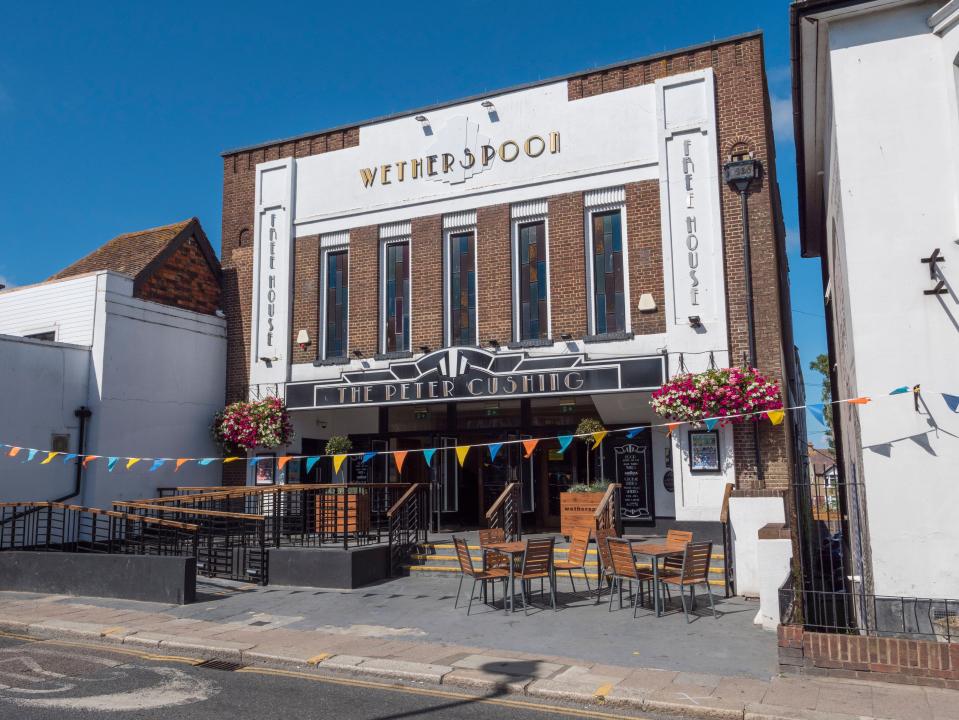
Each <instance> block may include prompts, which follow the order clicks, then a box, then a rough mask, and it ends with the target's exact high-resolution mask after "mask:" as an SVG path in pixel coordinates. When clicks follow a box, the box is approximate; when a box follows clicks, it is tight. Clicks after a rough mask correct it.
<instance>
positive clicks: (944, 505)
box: [827, 3, 959, 598]
mask: <svg viewBox="0 0 959 720" xmlns="http://www.w3.org/2000/svg"><path fill="white" fill-rule="evenodd" d="M941 4H942V3H924V4H918V5H909V6H906V7H903V8H900V9H897V10H891V11H885V12H877V13H873V14H867V15H861V16H858V17H855V18H852V19H850V20H847V21H843V22H833V23H832V24H831V25H830V32H829V52H830V58H829V61H830V70H831V78H832V94H831V102H832V105H833V108H832V111H833V114H834V123H835V130H834V132H835V149H834V152H835V153H836V154H837V166H838V175H839V177H838V178H835V179H833V181H832V185H833V187H835V188H841V193H836V194H835V195H833V194H832V193H831V194H830V197H829V198H828V201H829V218H830V222H831V220H832V219H833V218H835V219H836V220H837V233H836V234H837V235H840V236H841V239H842V241H843V242H842V249H841V253H842V256H841V257H834V254H833V251H832V249H831V238H830V236H827V243H828V244H829V245H830V250H829V252H830V258H829V262H830V264H831V266H834V267H835V270H834V273H835V274H834V276H833V284H834V286H835V285H836V284H837V283H843V282H844V283H845V284H846V285H847V287H848V295H849V296H848V305H849V307H848V318H849V326H848V327H847V328H846V330H845V332H844V333H843V336H844V338H845V340H844V342H845V344H846V346H847V347H848V354H847V356H845V357H843V358H841V364H840V368H839V372H840V376H841V378H845V380H842V379H841V383H845V382H849V381H850V379H851V381H852V384H853V386H852V387H850V390H851V391H853V394H871V395H873V396H874V397H876V401H875V402H873V403H871V404H870V405H867V406H865V407H862V408H859V409H848V410H846V411H844V412H843V413H842V418H843V428H842V429H843V436H844V437H843V440H844V443H845V445H846V447H847V448H848V450H847V453H848V457H847V463H846V474H847V477H846V479H847V481H854V480H856V479H858V480H860V481H861V482H863V483H864V491H865V492H864V493H863V494H864V497H865V503H866V508H867V518H868V538H865V539H864V542H865V541H868V547H867V548H866V549H867V550H868V551H869V553H870V554H871V558H872V576H873V582H874V587H873V588H872V590H873V591H874V592H875V593H877V594H887V595H910V596H928V597H948V598H955V597H959V565H957V564H956V562H955V557H956V548H957V547H959V523H957V522H956V515H955V510H956V508H957V507H959V482H957V477H959V476H957V469H956V468H957V467H959V415H956V414H954V413H951V412H950V411H949V409H948V408H947V406H946V405H945V403H944V401H943V399H942V396H941V395H940V393H942V392H947V393H951V394H959V372H957V371H956V367H957V360H956V358H957V357H959V296H957V293H959V245H957V244H956V239H957V238H959V222H957V210H956V208H957V198H959V187H957V183H956V157H955V148H956V137H955V133H956V128H957V117H956V112H957V103H956V97H955V93H956V91H957V86H956V75H955V72H956V71H955V67H954V65H953V62H954V59H955V50H956V45H957V43H959V36H957V35H956V33H957V29H956V28H955V27H953V28H952V29H949V30H948V31H947V32H945V33H944V35H943V36H942V37H940V36H938V35H936V34H934V33H933V32H932V31H931V30H930V27H929V25H928V24H927V19H928V18H929V16H930V14H931V13H932V12H933V11H934V10H936V9H937V8H938V7H939V6H940V5H941ZM827 231H828V232H829V233H830V235H831V229H830V228H829V226H828V225H827ZM935 248H939V249H940V251H941V253H942V255H943V256H944V257H945V259H946V262H945V263H944V264H943V265H941V266H940V269H941V276H940V277H941V278H942V279H945V280H946V283H947V287H948V288H949V293H948V294H946V295H940V296H928V295H923V290H927V289H930V288H931V287H932V286H933V285H934V284H935V282H936V281H933V280H930V277H929V269H928V265H922V264H921V263H920V262H919V260H920V258H922V257H927V256H929V255H930V254H931V253H932V251H933V250H934V249H935ZM843 314H847V313H843ZM917 383H918V384H921V386H922V390H923V392H922V400H923V403H922V405H921V408H920V412H918V413H917V412H915V411H914V410H913V404H912V397H911V395H904V396H896V397H893V398H883V397H882V396H883V395H884V394H885V393H887V392H888V391H889V390H890V389H892V388H895V387H899V386H902V385H909V386H911V385H914V384H917ZM857 426H858V427H857ZM860 446H861V450H860ZM860 453H861V459H860Z"/></svg>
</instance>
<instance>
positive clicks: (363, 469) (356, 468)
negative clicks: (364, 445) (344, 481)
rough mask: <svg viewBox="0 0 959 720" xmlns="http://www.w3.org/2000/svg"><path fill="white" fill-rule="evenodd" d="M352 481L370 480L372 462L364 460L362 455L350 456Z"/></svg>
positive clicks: (363, 481) (362, 481)
mask: <svg viewBox="0 0 959 720" xmlns="http://www.w3.org/2000/svg"><path fill="white" fill-rule="evenodd" d="M350 465H351V467H350V482H351V483H365V482H369V481H370V463H369V462H363V456H362V455H353V456H352V457H351V458H350Z"/></svg>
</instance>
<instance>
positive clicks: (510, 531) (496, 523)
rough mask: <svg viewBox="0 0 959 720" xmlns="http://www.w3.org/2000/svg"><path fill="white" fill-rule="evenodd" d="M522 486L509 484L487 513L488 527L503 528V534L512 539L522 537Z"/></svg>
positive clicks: (514, 483)
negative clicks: (520, 496)
mask: <svg viewBox="0 0 959 720" xmlns="http://www.w3.org/2000/svg"><path fill="white" fill-rule="evenodd" d="M519 495H520V484H519V483H518V482H513V483H509V484H508V485H507V486H506V487H505V488H503V492H501V493H500V495H499V497H498V498H496V500H495V501H494V502H493V504H492V505H490V508H489V510H487V511H486V526H487V527H491V528H493V527H502V529H503V532H504V533H505V534H506V535H507V536H508V537H510V538H513V539H518V538H520V537H522V534H523V530H522V519H521V509H520V508H521V504H520V498H519Z"/></svg>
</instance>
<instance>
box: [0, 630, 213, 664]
mask: <svg viewBox="0 0 959 720" xmlns="http://www.w3.org/2000/svg"><path fill="white" fill-rule="evenodd" d="M0 637H5V638H12V639H14V640H26V641H27V642H31V643H37V644H43V645H59V646H62V647H78V648H86V649H91V648H92V649H96V650H101V651H103V652H110V653H118V654H120V655H129V656H131V657H136V658H140V659H142V660H156V661H158V662H178V663H184V664H186V665H197V664H199V663H201V662H203V660H202V659H197V658H192V657H184V656H182V655H160V654H158V653H150V652H144V651H143V650H133V649H131V648H122V647H113V646H105V645H100V644H97V643H83V642H73V641H71V640H52V639H50V640H48V639H46V638H35V637H30V636H29V635H15V634H13V633H6V632H3V631H0Z"/></svg>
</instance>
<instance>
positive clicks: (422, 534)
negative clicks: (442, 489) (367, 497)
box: [386, 483, 430, 576]
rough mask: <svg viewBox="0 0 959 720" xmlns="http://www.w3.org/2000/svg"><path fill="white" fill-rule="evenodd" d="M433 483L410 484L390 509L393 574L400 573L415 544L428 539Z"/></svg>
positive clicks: (388, 514)
mask: <svg viewBox="0 0 959 720" xmlns="http://www.w3.org/2000/svg"><path fill="white" fill-rule="evenodd" d="M429 487H430V486H429V483H420V484H417V485H410V486H409V487H408V488H407V490H406V491H405V492H404V493H403V494H402V495H401V496H400V497H399V498H398V499H397V501H396V502H395V503H394V504H393V506H392V507H391V508H389V510H387V513H386V515H387V522H388V523H389V532H388V538H389V555H390V575H392V576H396V575H399V574H400V572H401V569H402V566H403V564H404V563H406V562H407V561H408V560H409V558H410V555H411V553H412V552H413V551H414V550H415V548H416V547H417V546H419V545H421V544H422V543H425V542H426V540H427V530H428V528H429V518H430V493H429V492H428V491H429Z"/></svg>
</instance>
